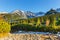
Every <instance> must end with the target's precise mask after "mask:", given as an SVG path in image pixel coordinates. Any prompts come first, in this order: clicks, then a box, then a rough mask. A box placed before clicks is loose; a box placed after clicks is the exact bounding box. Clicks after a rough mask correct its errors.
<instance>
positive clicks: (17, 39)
mask: <svg viewBox="0 0 60 40" xmlns="http://www.w3.org/2000/svg"><path fill="white" fill-rule="evenodd" d="M0 40H59V39H58V37H57V36H55V35H43V34H10V35H9V36H8V37H5V38H0Z"/></svg>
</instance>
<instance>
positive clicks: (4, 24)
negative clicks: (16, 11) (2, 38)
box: [0, 20, 11, 33]
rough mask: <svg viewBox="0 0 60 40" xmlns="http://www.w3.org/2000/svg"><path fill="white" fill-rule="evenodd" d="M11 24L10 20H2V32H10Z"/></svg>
mask: <svg viewBox="0 0 60 40" xmlns="http://www.w3.org/2000/svg"><path fill="white" fill-rule="evenodd" d="M10 29H11V26H10V24H9V23H8V22H6V21H4V20H0V33H8V32H10Z"/></svg>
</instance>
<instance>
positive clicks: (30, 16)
mask: <svg viewBox="0 0 60 40" xmlns="http://www.w3.org/2000/svg"><path fill="white" fill-rule="evenodd" d="M26 15H27V17H28V18H32V17H35V14H34V13H33V12H31V11H27V12H26Z"/></svg>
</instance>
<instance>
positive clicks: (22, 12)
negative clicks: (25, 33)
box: [12, 10, 27, 19]
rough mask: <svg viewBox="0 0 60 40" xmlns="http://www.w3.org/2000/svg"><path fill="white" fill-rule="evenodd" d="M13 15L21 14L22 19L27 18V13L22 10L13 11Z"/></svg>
mask: <svg viewBox="0 0 60 40" xmlns="http://www.w3.org/2000/svg"><path fill="white" fill-rule="evenodd" d="M12 15H16V16H19V17H20V19H27V16H26V13H25V12H24V11H22V10H15V11H13V12H12Z"/></svg>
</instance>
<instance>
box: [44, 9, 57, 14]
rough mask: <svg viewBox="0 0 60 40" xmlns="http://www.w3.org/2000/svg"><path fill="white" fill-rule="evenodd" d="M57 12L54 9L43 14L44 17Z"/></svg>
mask: <svg viewBox="0 0 60 40" xmlns="http://www.w3.org/2000/svg"><path fill="white" fill-rule="evenodd" d="M57 13H58V12H57V11H56V10H55V9H50V10H49V11H48V12H46V13H45V15H50V14H57Z"/></svg>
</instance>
